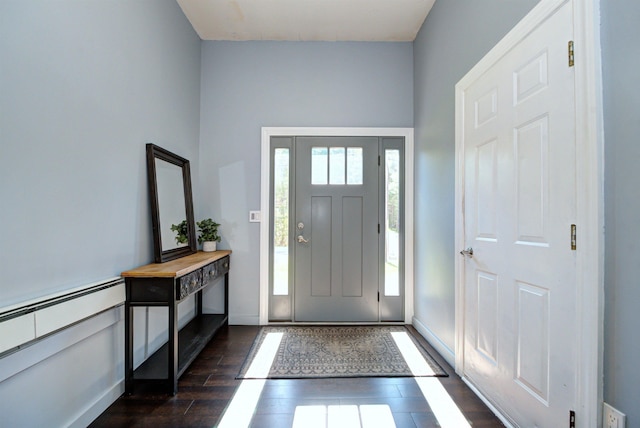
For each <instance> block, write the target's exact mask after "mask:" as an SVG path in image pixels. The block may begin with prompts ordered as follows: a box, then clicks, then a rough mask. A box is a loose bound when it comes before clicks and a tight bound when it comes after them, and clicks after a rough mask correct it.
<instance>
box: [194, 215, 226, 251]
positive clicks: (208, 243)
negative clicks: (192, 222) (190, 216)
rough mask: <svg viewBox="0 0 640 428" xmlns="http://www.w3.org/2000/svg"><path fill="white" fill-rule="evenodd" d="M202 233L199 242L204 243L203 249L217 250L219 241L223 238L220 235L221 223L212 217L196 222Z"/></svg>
mask: <svg viewBox="0 0 640 428" xmlns="http://www.w3.org/2000/svg"><path fill="white" fill-rule="evenodd" d="M196 224H197V225H198V229H200V234H199V235H198V243H200V244H202V251H207V252H209V251H216V247H217V243H218V242H220V240H221V239H222V238H220V235H218V227H219V226H220V224H219V223H216V222H215V221H213V220H211V219H210V218H207V219H204V220H202V221H198V222H196Z"/></svg>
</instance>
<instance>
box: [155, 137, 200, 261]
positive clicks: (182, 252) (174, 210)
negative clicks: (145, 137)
mask: <svg viewBox="0 0 640 428" xmlns="http://www.w3.org/2000/svg"><path fill="white" fill-rule="evenodd" d="M147 174H148V181H149V197H150V199H151V220H152V225H153V244H154V246H153V248H154V258H155V262H156V263H163V262H166V261H169V260H174V259H177V258H179V257H184V256H187V255H189V254H193V253H195V252H196V251H197V248H196V228H195V223H194V221H193V198H192V195H191V172H190V168H189V161H188V160H187V159H184V158H182V157H180V156H178V155H176V154H175V153H171V152H170V151H168V150H165V149H163V148H162V147H158V146H156V145H155V144H147Z"/></svg>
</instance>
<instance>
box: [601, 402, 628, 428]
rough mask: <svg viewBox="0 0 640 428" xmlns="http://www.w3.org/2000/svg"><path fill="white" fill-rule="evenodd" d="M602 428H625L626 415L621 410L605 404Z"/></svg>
mask: <svg viewBox="0 0 640 428" xmlns="http://www.w3.org/2000/svg"><path fill="white" fill-rule="evenodd" d="M602 410H603V411H602V426H603V427H604V428H624V427H625V415H624V413H622V412H621V411H620V410H618V409H615V408H613V407H611V406H610V405H609V404H607V403H604V405H603V408H602Z"/></svg>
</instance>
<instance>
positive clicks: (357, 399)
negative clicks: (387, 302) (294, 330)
mask: <svg viewBox="0 0 640 428" xmlns="http://www.w3.org/2000/svg"><path fill="white" fill-rule="evenodd" d="M258 329H259V327H255V326H230V327H225V328H223V329H222V330H221V331H220V332H218V334H217V335H216V336H215V337H214V339H213V340H212V341H211V342H210V343H209V345H207V347H206V348H205V349H204V350H203V351H202V353H201V354H200V355H199V356H198V358H197V359H196V360H195V361H194V362H193V364H192V365H191V366H190V367H189V369H188V370H187V372H186V373H185V374H184V375H183V376H182V377H181V378H180V380H179V389H178V394H177V395H175V396H169V395H166V394H162V393H158V392H155V393H154V392H152V391H136V392H135V393H134V394H132V395H130V396H122V397H120V398H119V399H118V400H117V401H116V402H115V403H113V404H112V405H111V407H109V408H108V409H107V410H106V411H105V412H104V413H103V414H102V415H101V416H100V417H98V418H97V419H96V420H95V421H94V422H93V424H92V425H91V427H96V428H97V427H110V428H111V427H154V428H160V427H213V426H216V425H217V424H218V423H219V422H220V417H221V415H222V414H223V412H224V410H225V408H226V406H227V405H228V404H229V402H230V401H231V399H232V398H233V395H234V393H235V391H236V389H237V388H238V386H239V385H240V384H241V382H242V381H240V380H236V379H235V376H236V375H237V374H238V371H239V370H240V366H241V365H242V363H243V362H244V359H245V356H246V355H247V353H248V351H249V348H250V347H251V344H252V343H253V339H254V337H255V336H256V334H257V332H258ZM416 336H417V337H420V335H419V334H417V333H416ZM420 339H421V341H422V343H423V345H424V346H425V348H427V349H428V350H429V352H430V353H431V354H432V355H433V356H434V357H435V358H436V359H437V360H438V362H439V363H440V364H441V365H442V366H443V367H444V368H445V370H446V371H447V372H448V373H449V377H446V378H438V380H439V381H440V382H441V383H442V385H443V386H444V388H445V389H446V391H447V392H448V393H449V395H450V396H451V397H452V398H453V400H454V401H455V403H456V404H457V405H458V407H459V409H460V410H461V411H462V413H463V415H464V416H465V418H466V419H467V420H468V422H469V424H470V425H471V426H472V427H502V426H503V425H502V424H501V423H500V421H499V420H498V419H497V418H496V417H495V416H494V415H493V414H492V413H491V411H490V410H489V409H488V408H487V407H486V406H485V405H484V404H483V403H482V401H480V400H479V399H478V398H477V397H476V396H475V395H474V394H473V392H472V391H471V390H470V389H469V388H468V387H467V386H466V385H465V384H464V383H463V382H462V380H460V378H459V377H458V376H457V375H456V374H455V372H454V371H453V369H452V368H451V367H450V366H449V365H448V364H447V363H446V362H445V361H444V360H443V359H442V358H440V356H439V355H438V354H437V353H436V352H435V351H434V350H433V349H432V348H430V347H429V345H428V344H427V343H426V342H425V341H424V340H422V338H421V337H420ZM338 404H339V405H347V404H349V405H353V404H356V405H365V404H387V405H388V406H389V408H390V409H391V412H392V414H393V418H394V421H395V425H396V427H398V428H404V427H438V426H440V425H439V423H438V421H437V419H436V417H435V415H434V413H433V412H432V409H431V408H430V407H429V404H428V403H427V401H426V399H425V398H424V396H423V394H422V392H421V390H420V388H419V387H418V385H417V383H416V381H415V380H414V379H413V378H357V379H304V380H303V379H287V380H268V381H267V382H266V384H265V386H264V389H263V391H262V395H261V396H260V400H259V402H258V406H257V408H256V409H255V411H254V416H253V418H252V420H251V426H252V427H268V428H280V427H287V428H290V427H291V426H292V424H293V418H294V411H295V409H296V406H298V405H325V406H330V405H338ZM246 411H247V412H250V411H252V409H249V408H247V409H246ZM378 426H379V425H378Z"/></svg>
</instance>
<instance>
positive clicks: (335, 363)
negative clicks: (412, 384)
mask: <svg viewBox="0 0 640 428" xmlns="http://www.w3.org/2000/svg"><path fill="white" fill-rule="evenodd" d="M279 332H282V333H284V335H283V338H282V341H281V342H280V346H279V348H278V351H277V353H276V356H275V358H274V361H273V364H272V366H271V369H270V371H269V374H268V375H267V376H265V377H260V378H263V379H264V378H267V379H296V378H298V379H301V378H331V377H408V376H414V374H412V372H411V370H410V368H409V366H408V365H407V362H406V361H405V359H404V357H403V356H402V353H401V352H400V349H398V346H397V344H396V341H395V340H394V339H393V337H392V334H391V333H393V332H401V333H406V335H407V336H408V337H409V338H410V342H411V343H413V344H414V345H415V347H416V348H417V350H418V351H419V353H420V355H421V356H422V357H423V358H424V360H425V361H426V362H427V363H428V365H429V366H430V367H431V369H432V371H433V374H423V375H422V376H448V375H447V373H446V372H445V371H444V369H443V368H442V367H440V365H439V364H438V363H437V362H436V361H435V360H434V359H433V357H432V356H431V355H429V353H428V352H427V351H426V350H425V349H424V348H423V347H422V346H421V345H420V343H419V342H418V341H417V340H416V339H415V338H414V337H413V336H412V334H411V332H410V331H409V330H408V329H407V328H406V327H404V326H291V327H263V328H262V329H260V332H259V333H258V335H257V336H256V340H255V342H254V343H253V346H252V348H251V351H250V352H249V355H248V356H247V359H246V361H245V362H244V364H243V366H242V369H241V370H240V373H239V374H238V376H237V379H247V378H253V379H255V378H257V377H248V376H246V373H247V370H248V369H249V367H250V366H251V363H252V361H253V359H254V357H255V355H256V353H257V352H258V349H259V348H260V345H261V344H262V342H263V341H264V339H265V337H266V336H267V334H268V333H279Z"/></svg>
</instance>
